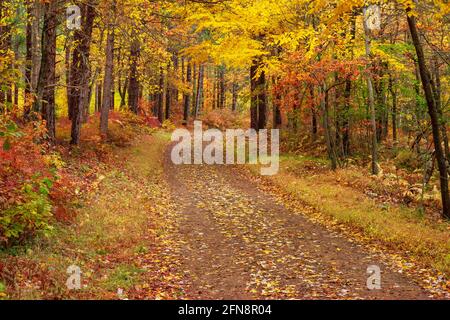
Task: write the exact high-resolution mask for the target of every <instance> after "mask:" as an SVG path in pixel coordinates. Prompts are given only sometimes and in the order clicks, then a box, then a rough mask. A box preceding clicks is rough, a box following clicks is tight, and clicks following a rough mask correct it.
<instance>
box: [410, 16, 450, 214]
mask: <svg viewBox="0 0 450 320" xmlns="http://www.w3.org/2000/svg"><path fill="white" fill-rule="evenodd" d="M406 14H407V21H408V26H409V31H410V33H411V38H412V41H413V44H414V47H415V49H416V53H417V61H418V64H419V71H420V77H421V80H422V87H423V90H424V92H425V99H426V101H427V106H428V113H429V115H430V118H431V126H432V130H433V141H434V147H435V151H436V159H437V162H438V167H439V173H440V184H441V197H442V215H443V216H444V217H445V218H447V219H449V218H450V196H449V189H448V172H447V163H446V161H445V155H444V151H443V150H442V144H441V135H440V130H441V126H440V123H439V117H438V110H437V107H436V101H435V98H434V96H433V91H432V86H431V79H430V73H429V70H428V67H427V65H426V60H425V54H424V51H423V47H422V43H421V41H420V38H419V31H418V30H417V23H416V18H415V17H414V16H413V15H411V9H410V8H408V9H407V10H406Z"/></svg>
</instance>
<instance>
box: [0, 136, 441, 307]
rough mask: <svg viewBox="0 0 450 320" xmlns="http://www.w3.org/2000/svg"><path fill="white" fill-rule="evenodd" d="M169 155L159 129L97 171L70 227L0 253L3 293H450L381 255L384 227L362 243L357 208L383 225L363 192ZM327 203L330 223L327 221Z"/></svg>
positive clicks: (431, 276) (437, 279)
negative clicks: (74, 276)
mask: <svg viewBox="0 0 450 320" xmlns="http://www.w3.org/2000/svg"><path fill="white" fill-rule="evenodd" d="M169 152H170V146H169V136H168V135H167V134H165V133H162V132H156V133H155V134H153V135H151V136H148V135H145V136H142V137H141V138H139V139H137V140H136V141H135V142H134V143H133V144H132V145H131V146H129V147H126V148H117V149H115V150H114V154H115V159H117V160H116V161H115V163H114V165H113V167H108V168H104V169H102V170H99V171H98V172H97V173H96V174H95V179H93V182H92V184H93V185H94V186H95V188H93V190H94V191H93V192H91V193H90V195H89V197H88V198H87V199H86V200H84V201H83V204H82V205H80V208H79V209H78V210H77V211H78V214H77V217H76V221H75V222H74V223H73V224H72V225H70V226H60V227H58V228H57V231H56V232H55V234H54V235H53V236H52V237H51V238H50V239H47V240H42V241H38V242H37V243H35V244H33V245H31V246H29V247H28V248H27V249H26V250H24V251H23V252H22V251H21V252H18V253H17V254H9V255H8V256H7V257H5V256H2V257H0V259H2V262H3V270H2V274H3V278H7V280H8V279H9V280H8V281H7V283H6V285H7V287H8V290H7V291H6V293H3V295H4V297H5V298H10V299H15V298H19V299H77V298H78V299H79V298H81V299H429V298H445V297H446V294H448V291H449V290H448V288H446V287H445V285H447V284H446V283H445V280H443V278H442V274H439V273H438V272H432V271H430V268H428V267H429V264H425V265H424V266H421V265H419V264H416V263H415V262H411V261H410V260H408V259H409V258H411V259H413V258H414V256H413V257H409V255H408V253H407V250H406V249H405V252H403V251H402V252H398V250H397V251H395V249H398V247H394V248H389V246H386V241H383V240H382V239H379V241H375V242H374V239H375V235H376V236H383V233H382V232H381V233H380V232H378V233H376V232H375V233H374V235H373V237H372V238H371V237H367V236H364V235H366V233H364V231H365V230H367V228H362V226H364V224H363V222H364V221H365V220H364V219H363V218H359V219H360V222H361V223H359V224H358V223H355V222H354V220H352V219H351V218H349V217H356V216H358V214H360V213H361V212H357V210H356V209H355V207H357V209H358V210H360V211H361V210H363V211H364V210H368V209H373V210H375V212H374V213H372V215H370V214H369V217H372V218H371V219H372V220H371V221H372V223H373V225H374V226H377V224H375V223H379V221H377V220H376V219H375V218H373V215H376V214H377V213H378V212H379V211H377V210H378V209H376V206H375V205H374V204H373V201H372V200H371V199H369V198H367V197H366V196H365V195H364V194H361V195H359V194H356V195H355V194H354V192H353V191H352V194H354V197H349V195H348V194H347V193H348V192H349V191H348V190H347V193H342V194H340V195H339V193H341V192H344V191H343V190H344V189H342V190H340V189H334V192H333V193H332V194H328V195H327V192H329V190H330V188H339V186H335V185H332V184H331V185H328V188H321V189H320V190H322V189H323V190H324V191H322V192H323V194H322V193H321V194H315V193H314V192H318V191H317V190H316V186H317V184H314V183H312V182H309V183H307V181H306V180H305V181H300V180H296V179H302V178H301V177H300V178H299V177H295V176H289V173H288V172H286V171H285V170H282V172H281V173H280V175H279V176H278V178H277V179H279V180H275V179H263V178H261V177H258V176H257V175H255V174H254V173H252V171H253V170H254V168H251V169H250V170H249V169H247V168H242V167H240V168H238V167H233V166H175V165H173V164H172V163H171V161H170V159H169ZM119 159H120V160H119ZM284 169H285V168H284ZM321 181H322V182H321V183H319V184H318V185H319V186H322V187H324V186H325V185H323V184H324V183H326V181H323V179H322V180H321ZM328 183H331V182H330V181H329V182H328ZM289 186H290V187H291V188H292V187H294V188H295V189H296V190H297V191H298V192H299V193H301V194H300V195H298V194H297V195H295V194H293V193H292V190H289ZM297 196H298V197H297ZM305 197H306V198H305ZM314 199H315V201H317V202H319V203H321V204H322V205H323V206H322V207H321V209H322V211H319V210H318V209H320V208H319V206H316V205H314V203H312V202H313V201H312V200H314ZM305 200H310V201H305ZM331 202H334V207H333V208H334V209H335V211H336V212H337V213H338V215H337V216H336V215H332V214H328V211H330V207H328V205H331V204H330V203H331ZM349 203H351V204H352V205H353V208H352V210H350V212H351V214H347V216H346V218H345V219H347V220H346V221H345V222H346V223H343V221H342V220H339V218H342V217H343V213H341V215H339V212H341V211H343V210H344V209H345V207H346V208H347V209H349V208H350V207H349ZM313 206H314V207H315V208H313ZM355 210H356V211H355ZM363 213H364V212H363ZM352 214H353V215H352ZM331 216H332V217H333V218H331ZM399 219H400V218H399ZM399 219H395V221H394V222H395V223H397V224H400V220H399ZM412 223H413V222H411V224H412ZM349 225H350V226H352V228H344V226H349ZM394 225H396V224H394ZM353 227H354V228H353ZM358 227H359V228H358ZM417 230H419V231H420V232H422V229H415V231H417ZM388 231H389V232H390V230H387V231H386V232H388ZM407 231H412V229H411V230H407ZM445 231H447V230H445ZM443 232H444V231H443ZM443 234H444V233H443ZM445 234H448V232H446V233H445ZM399 237H400V236H399ZM437 240H439V237H438V238H437ZM392 252H394V253H395V254H394V253H392ZM391 253H392V254H391ZM405 257H406V258H405ZM405 259H406V260H405ZM71 265H76V266H78V267H80V269H81V271H82V275H81V279H82V289H81V290H79V291H70V290H68V289H67V287H66V279H67V278H68V274H67V273H66V270H67V268H68V267H69V266H71ZM371 265H376V266H379V267H380V269H381V270H382V278H381V280H382V289H381V290H368V288H367V278H368V276H369V275H368V274H367V268H368V267H369V266H371ZM420 270H422V271H420ZM419 271H420V272H419ZM5 275H7V276H6V277H5ZM8 277H9V278H8ZM447 297H448V296H447Z"/></svg>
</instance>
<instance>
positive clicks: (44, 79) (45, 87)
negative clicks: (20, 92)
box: [35, 1, 58, 141]
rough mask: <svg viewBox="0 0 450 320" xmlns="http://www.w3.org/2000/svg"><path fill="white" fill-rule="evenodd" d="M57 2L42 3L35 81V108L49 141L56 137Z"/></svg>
mask: <svg viewBox="0 0 450 320" xmlns="http://www.w3.org/2000/svg"><path fill="white" fill-rule="evenodd" d="M57 13H58V2H57V1H51V2H48V3H45V4H44V24H43V30H42V45H41V48H42V55H41V56H42V60H41V64H40V65H41V69H40V73H39V78H38V83H37V88H36V91H37V99H36V102H35V110H37V111H40V112H41V114H42V118H43V119H44V120H45V121H46V127H47V135H48V138H49V139H50V141H54V140H55V137H56V129H55V120H56V119H55V86H56V73H55V67H56V28H57V26H58V16H57Z"/></svg>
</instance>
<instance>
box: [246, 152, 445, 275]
mask: <svg viewBox="0 0 450 320" xmlns="http://www.w3.org/2000/svg"><path fill="white" fill-rule="evenodd" d="M280 168H281V169H280V173H279V174H278V175H276V176H273V177H270V178H268V179H269V181H270V182H271V183H272V184H273V185H274V186H275V187H276V189H278V190H281V192H282V193H284V194H288V195H290V196H291V197H292V198H293V199H297V200H298V201H300V202H301V203H304V204H306V205H308V206H310V207H312V208H313V209H314V212H316V213H317V212H320V214H321V216H322V218H325V222H324V223H326V221H328V222H331V221H332V222H333V223H335V224H338V225H342V226H346V227H348V228H349V229H350V230H353V231H355V232H357V234H358V235H361V236H362V237H363V238H364V239H365V240H367V241H371V242H374V243H378V244H382V246H384V247H386V248H389V249H392V250H394V251H398V252H399V253H403V254H405V255H407V256H408V257H409V258H412V259H415V260H417V261H419V262H420V263H421V264H422V265H425V266H426V267H431V268H435V269H437V270H438V271H440V272H442V273H444V274H445V275H447V276H450V231H449V230H450V224H449V223H448V222H443V221H440V222H438V221H433V220H430V219H425V218H424V216H423V214H420V213H419V212H418V210H416V209H413V208H407V207H405V206H402V205H395V204H386V203H380V202H377V201H375V200H373V199H370V198H369V197H367V196H366V194H365V193H364V190H361V189H360V190H358V189H356V188H354V187H351V186H348V185H345V184H346V182H348V181H351V180H352V178H355V179H362V177H364V176H365V177H366V178H367V176H368V173H367V175H366V174H365V173H364V172H362V171H361V170H360V171H359V172H358V171H355V170H348V169H346V170H340V171H339V170H338V171H337V172H336V173H333V172H331V171H330V170H328V169H327V168H326V163H324V162H323V161H321V160H317V159H312V158H306V157H298V156H283V157H281V164H280ZM250 170H251V171H252V172H253V173H254V174H258V173H259V170H258V168H257V167H250ZM285 202H289V201H285Z"/></svg>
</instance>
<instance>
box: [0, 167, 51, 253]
mask: <svg viewBox="0 0 450 320" xmlns="http://www.w3.org/2000/svg"><path fill="white" fill-rule="evenodd" d="M52 186H53V181H52V180H51V179H49V178H40V177H38V176H35V181H34V182H31V183H28V184H25V185H24V187H23V190H22V191H23V197H22V198H23V200H22V201H21V202H20V203H18V204H16V205H14V206H12V207H10V208H8V209H6V210H4V211H3V212H2V213H1V216H0V244H1V243H3V244H7V245H11V244H15V243H20V242H23V241H25V240H27V239H29V238H31V237H33V236H36V235H37V234H42V235H44V236H48V235H49V234H50V232H51V231H52V230H53V228H52V226H51V224H50V222H51V218H52V206H51V204H50V200H49V194H50V190H51V188H52Z"/></svg>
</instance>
